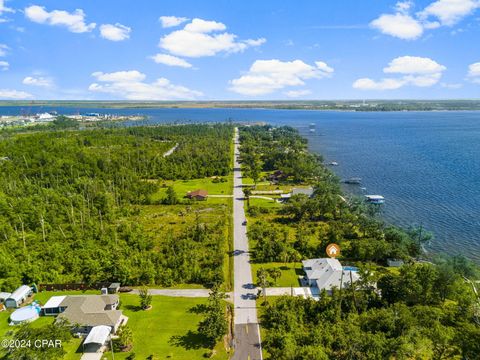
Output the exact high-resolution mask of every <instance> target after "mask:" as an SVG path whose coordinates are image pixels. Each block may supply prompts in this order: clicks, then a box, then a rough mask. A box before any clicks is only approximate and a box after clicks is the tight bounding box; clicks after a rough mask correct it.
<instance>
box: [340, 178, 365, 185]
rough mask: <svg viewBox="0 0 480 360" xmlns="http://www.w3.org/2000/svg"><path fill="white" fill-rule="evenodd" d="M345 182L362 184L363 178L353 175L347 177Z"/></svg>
mask: <svg viewBox="0 0 480 360" xmlns="http://www.w3.org/2000/svg"><path fill="white" fill-rule="evenodd" d="M343 182H344V183H345V184H350V185H358V184H361V182H362V178H359V177H351V178H349V179H346V180H344V181H343Z"/></svg>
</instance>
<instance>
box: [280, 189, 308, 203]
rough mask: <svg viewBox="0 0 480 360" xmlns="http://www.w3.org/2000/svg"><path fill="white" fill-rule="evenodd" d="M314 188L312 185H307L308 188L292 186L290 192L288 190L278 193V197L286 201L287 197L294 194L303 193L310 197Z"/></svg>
mask: <svg viewBox="0 0 480 360" xmlns="http://www.w3.org/2000/svg"><path fill="white" fill-rule="evenodd" d="M314 192H315V191H314V189H313V188H312V187H308V188H293V189H292V191H291V192H289V193H288V194H281V195H280V198H281V199H282V200H283V201H287V200H288V199H290V198H291V197H292V196H294V195H300V194H302V195H305V196H307V197H312V196H313V193H314Z"/></svg>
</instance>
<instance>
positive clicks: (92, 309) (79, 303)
mask: <svg viewBox="0 0 480 360" xmlns="http://www.w3.org/2000/svg"><path fill="white" fill-rule="evenodd" d="M118 304H119V297H118V295H71V296H70V295H69V296H52V297H51V298H50V299H49V300H48V301H47V303H46V304H45V305H44V306H43V307H42V310H43V314H44V315H58V317H57V321H59V320H66V321H68V322H69V323H70V324H73V325H77V327H76V329H75V331H76V332H79V333H84V334H87V333H89V332H90V331H91V330H92V328H94V327H96V326H102V325H103V326H109V327H110V328H111V330H112V332H113V333H116V332H117V330H118V328H119V327H120V325H121V324H122V323H123V322H124V321H125V320H126V317H125V316H124V315H123V313H122V311H121V310H117V307H118Z"/></svg>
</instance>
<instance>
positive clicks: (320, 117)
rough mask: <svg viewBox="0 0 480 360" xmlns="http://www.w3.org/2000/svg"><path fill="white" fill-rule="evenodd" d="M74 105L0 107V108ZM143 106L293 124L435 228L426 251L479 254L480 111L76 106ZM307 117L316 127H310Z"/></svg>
mask: <svg viewBox="0 0 480 360" xmlns="http://www.w3.org/2000/svg"><path fill="white" fill-rule="evenodd" d="M49 110H57V111H58V112H59V113H64V114H69V113H70V114H73V113H77V112H79V109H75V108H59V107H56V108H46V107H42V108H20V107H0V115H7V114H20V113H36V112H42V111H49ZM80 112H98V113H112V114H125V115H126V114H143V115H147V116H148V117H149V120H148V121H147V123H164V122H199V121H200V122H206V121H225V120H229V119H231V120H233V121H248V122H253V121H264V122H268V123H271V124H274V125H291V126H293V127H295V128H297V129H298V130H299V131H300V133H301V134H302V135H304V136H305V137H306V138H308V140H309V144H310V145H309V146H310V149H311V150H312V151H316V152H319V153H321V154H323V155H324V157H325V159H326V160H327V161H337V162H338V163H339V166H337V167H334V168H332V170H334V171H335V172H336V173H337V174H338V175H339V176H340V177H341V178H348V177H361V178H362V179H363V183H362V185H361V186H362V187H365V188H366V190H361V189H360V186H349V188H348V189H347V190H348V191H351V192H353V193H356V194H358V195H361V194H365V193H369V194H381V195H383V196H385V198H386V204H385V206H384V217H385V219H386V220H387V221H389V222H392V223H395V224H398V225H401V226H409V225H422V226H423V227H424V228H426V229H427V230H430V231H432V232H433V233H434V234H435V239H434V240H433V242H432V243H431V244H430V246H429V248H428V249H429V250H431V251H442V252H448V253H462V254H464V255H466V256H467V257H469V258H471V259H475V260H476V261H480V112H379V113H373V112H371V113H370V112H368V113H366V112H363V113H362V112H334V111H300V110H263V109H125V110H124V109H121V110H118V109H81V110H80ZM310 124H314V125H315V129H316V131H315V132H310V131H309V126H310Z"/></svg>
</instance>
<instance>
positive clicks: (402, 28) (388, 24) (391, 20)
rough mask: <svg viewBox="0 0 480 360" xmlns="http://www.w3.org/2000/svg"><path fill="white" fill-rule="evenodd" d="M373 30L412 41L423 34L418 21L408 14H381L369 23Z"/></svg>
mask: <svg viewBox="0 0 480 360" xmlns="http://www.w3.org/2000/svg"><path fill="white" fill-rule="evenodd" d="M370 26H372V27H373V28H375V29H378V30H379V31H380V32H382V33H383V34H386V35H391V36H394V37H397V38H400V39H405V40H413V39H417V38H418V37H420V36H421V35H422V34H423V27H422V25H421V24H420V22H419V21H417V20H415V19H414V18H413V17H411V16H410V15H408V14H403V13H397V14H383V15H380V17H379V18H378V19H375V20H373V21H372V22H371V23H370Z"/></svg>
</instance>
